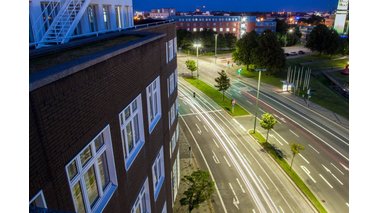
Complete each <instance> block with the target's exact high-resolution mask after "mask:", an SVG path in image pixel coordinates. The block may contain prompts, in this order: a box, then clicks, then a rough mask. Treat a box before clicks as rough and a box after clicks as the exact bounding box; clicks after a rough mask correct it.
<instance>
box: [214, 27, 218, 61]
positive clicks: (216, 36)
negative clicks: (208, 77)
mask: <svg viewBox="0 0 378 213" xmlns="http://www.w3.org/2000/svg"><path fill="white" fill-rule="evenodd" d="M217 38H218V34H215V51H214V52H215V53H214V56H215V63H217Z"/></svg>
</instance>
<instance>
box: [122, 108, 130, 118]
mask: <svg viewBox="0 0 378 213" xmlns="http://www.w3.org/2000/svg"><path fill="white" fill-rule="evenodd" d="M123 112H124V113H125V120H127V119H128V118H129V117H130V107H127V108H126V109H125V111H123Z"/></svg>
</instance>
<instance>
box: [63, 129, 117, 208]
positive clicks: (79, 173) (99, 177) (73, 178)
mask: <svg viewBox="0 0 378 213" xmlns="http://www.w3.org/2000/svg"><path fill="white" fill-rule="evenodd" d="M66 173H67V179H68V182H69V186H70V189H71V195H72V200H73V202H74V206H75V211H76V212H101V211H102V210H103V209H104V208H105V206H106V204H107V202H108V201H109V200H110V199H111V197H112V195H113V193H114V191H115V189H116V188H117V175H116V171H115V166H114V158H113V148H112V142H111V136H110V127H109V125H108V126H106V127H105V128H104V129H103V130H102V131H101V132H100V134H98V135H97V136H96V137H95V138H94V139H93V140H92V141H91V142H90V143H89V144H88V145H87V146H86V147H84V149H82V150H81V151H80V152H79V154H78V155H77V156H76V157H75V158H74V159H72V160H71V162H69V163H68V164H67V165H66Z"/></svg>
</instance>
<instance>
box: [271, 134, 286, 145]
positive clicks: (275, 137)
mask: <svg viewBox="0 0 378 213" xmlns="http://www.w3.org/2000/svg"><path fill="white" fill-rule="evenodd" d="M269 136H270V137H272V138H274V139H276V141H278V143H279V144H281V146H283V144H282V143H281V141H279V140H278V139H277V138H276V137H275V136H274V135H272V134H269Z"/></svg>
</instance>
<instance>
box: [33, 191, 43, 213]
mask: <svg viewBox="0 0 378 213" xmlns="http://www.w3.org/2000/svg"><path fill="white" fill-rule="evenodd" d="M29 206H30V208H33V209H34V208H35V209H36V210H37V209H38V208H43V209H47V205H46V200H45V196H44V195H43V191H42V190H40V191H39V192H38V193H37V194H36V195H35V196H34V197H33V198H32V199H31V200H30V201H29ZM36 212H38V210H37V211H36Z"/></svg>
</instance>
